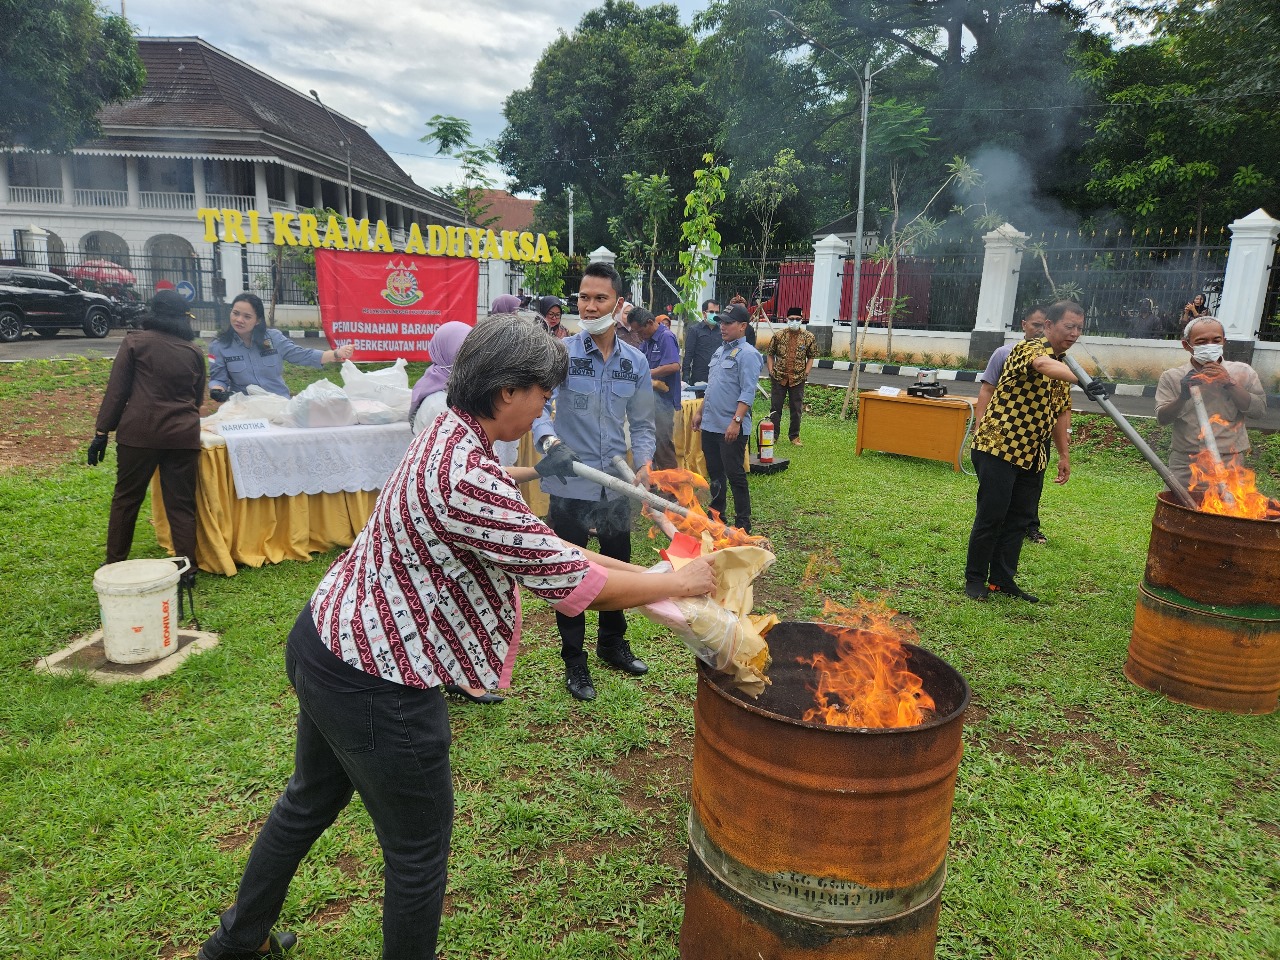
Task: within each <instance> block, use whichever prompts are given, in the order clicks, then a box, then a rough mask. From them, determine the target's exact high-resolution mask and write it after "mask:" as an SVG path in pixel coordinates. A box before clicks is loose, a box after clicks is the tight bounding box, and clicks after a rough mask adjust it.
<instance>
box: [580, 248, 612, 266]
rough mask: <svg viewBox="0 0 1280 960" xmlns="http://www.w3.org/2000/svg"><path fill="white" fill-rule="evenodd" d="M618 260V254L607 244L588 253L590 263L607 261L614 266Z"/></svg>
mask: <svg viewBox="0 0 1280 960" xmlns="http://www.w3.org/2000/svg"><path fill="white" fill-rule="evenodd" d="M617 261H618V255H617V254H616V253H614V252H613V251H612V250H610V249H609V248H608V247H606V246H599V247H596V248H595V249H594V250H592V251H591V252H590V253H588V254H587V262H588V263H607V264H609V266H613V265H614V264H615V263H617Z"/></svg>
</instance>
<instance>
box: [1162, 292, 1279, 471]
mask: <svg viewBox="0 0 1280 960" xmlns="http://www.w3.org/2000/svg"><path fill="white" fill-rule="evenodd" d="M1224 342H1225V331H1224V330H1223V327H1222V324H1221V323H1219V322H1218V319H1217V318H1216V317H1196V318H1195V319H1193V320H1191V321H1190V322H1189V323H1187V325H1186V327H1185V328H1184V329H1183V331H1182V349H1183V350H1186V351H1187V352H1188V353H1189V354H1191V359H1190V360H1189V361H1188V362H1187V363H1184V364H1182V365H1181V366H1178V367H1174V368H1173V369H1172V370H1166V371H1165V372H1164V373H1162V374H1161V375H1160V382H1159V384H1158V385H1157V386H1156V420H1158V421H1159V422H1160V423H1165V424H1173V443H1172V449H1171V450H1170V452H1169V469H1170V470H1171V471H1173V475H1174V476H1175V477H1177V478H1178V482H1179V483H1181V484H1182V486H1183V489H1184V490H1189V489H1191V461H1193V460H1194V459H1195V457H1196V454H1197V453H1199V452H1200V451H1201V450H1202V449H1203V448H1204V442H1203V441H1202V440H1201V438H1200V419H1199V417H1198V416H1197V415H1196V407H1195V404H1194V403H1192V402H1191V388H1192V387H1193V386H1198V387H1199V388H1200V398H1201V399H1202V400H1203V401H1204V406H1205V412H1206V413H1207V414H1208V415H1209V422H1210V424H1212V426H1213V438H1214V440H1215V441H1216V442H1217V444H1218V452H1219V453H1220V454H1222V462H1223V463H1224V464H1225V465H1226V466H1227V467H1228V468H1231V467H1238V466H1242V465H1243V462H1244V458H1245V456H1246V455H1247V454H1248V453H1249V449H1250V447H1249V431H1248V429H1247V428H1246V426H1245V421H1246V420H1258V419H1261V418H1262V417H1263V416H1264V415H1265V414H1266V412H1267V395H1266V393H1265V392H1264V391H1263V389H1262V381H1261V380H1260V379H1259V378H1258V372H1257V371H1256V370H1254V369H1253V367H1251V366H1249V364H1247V363H1241V362H1240V361H1238V360H1223V359H1222V345H1223V343H1224Z"/></svg>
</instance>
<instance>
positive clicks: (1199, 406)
mask: <svg viewBox="0 0 1280 960" xmlns="http://www.w3.org/2000/svg"><path fill="white" fill-rule="evenodd" d="M1190 393H1191V404H1192V406H1194V407H1195V409H1196V420H1198V421H1199V422H1200V436H1201V437H1202V438H1203V440H1204V448H1205V449H1206V450H1208V451H1209V459H1210V460H1212V461H1213V465H1214V466H1215V467H1217V468H1218V469H1217V472H1218V475H1219V476H1221V475H1222V473H1223V471H1225V470H1226V467H1225V466H1224V465H1223V463H1222V453H1221V452H1220V451H1219V450H1218V438H1217V437H1216V436H1214V433H1213V424H1212V423H1210V422H1209V411H1208V409H1207V408H1206V407H1205V405H1204V397H1203V396H1201V394H1200V388H1199V387H1198V386H1196V385H1195V384H1192V385H1191V388H1190ZM1218 493H1219V495H1220V496H1221V497H1222V500H1223V502H1224V503H1226V504H1227V506H1234V505H1235V502H1236V498H1235V497H1233V496H1232V495H1231V491H1230V490H1228V489H1227V485H1226V484H1225V483H1222V482H1221V481H1219V483H1218Z"/></svg>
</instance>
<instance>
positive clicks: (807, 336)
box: [768, 330, 818, 387]
mask: <svg viewBox="0 0 1280 960" xmlns="http://www.w3.org/2000/svg"><path fill="white" fill-rule="evenodd" d="M768 356H769V358H770V359H772V360H773V374H772V377H773V379H774V380H775V381H776V382H777V383H779V384H780V385H781V386H784V387H794V386H796V385H797V384H801V383H804V382H805V373H804V368H805V367H806V366H808V365H809V361H810V360H816V359H817V357H818V341H817V340H815V339H814V337H813V334H812V333H810V332H809V331H808V330H798V331H796V332H795V333H792V332H791V331H790V330H783V331H781V332H780V333H775V334H774V335H773V337H772V338H771V339H770V340H769V353H768Z"/></svg>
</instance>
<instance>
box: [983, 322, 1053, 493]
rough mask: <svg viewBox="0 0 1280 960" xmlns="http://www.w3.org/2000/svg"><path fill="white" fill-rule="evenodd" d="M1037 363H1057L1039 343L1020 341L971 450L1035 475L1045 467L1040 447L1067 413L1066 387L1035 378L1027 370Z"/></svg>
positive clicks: (1050, 350)
mask: <svg viewBox="0 0 1280 960" xmlns="http://www.w3.org/2000/svg"><path fill="white" fill-rule="evenodd" d="M1037 357H1055V358H1057V359H1061V355H1060V354H1055V353H1054V352H1053V348H1052V347H1050V346H1049V341H1048V340H1046V339H1044V338H1043V337H1040V338H1038V339H1035V340H1023V341H1022V342H1021V343H1019V344H1017V345H1015V346H1014V348H1013V350H1012V351H1010V353H1009V359H1008V360H1006V361H1005V365H1004V370H1003V371H1002V372H1001V373H1000V380H999V382H997V383H996V389H995V393H993V394H992V395H991V401H990V403H988V404H987V412H986V414H985V415H984V416H983V418H982V422H981V423H980V424H978V431H977V433H975V434H974V437H973V449H974V450H981V451H983V452H984V453H989V454H991V455H992V456H995V457H999V458H1000V459H1001V460H1008V461H1009V462H1010V463H1012V464H1013V465H1014V466H1015V467H1021V468H1022V469H1023V470H1034V471H1037V472H1039V471H1042V470H1044V468H1045V466H1046V465H1047V464H1048V462H1049V456H1048V451H1047V450H1046V448H1045V445H1046V442H1047V441H1048V439H1049V437H1050V436H1051V435H1052V434H1053V425H1054V424H1055V423H1057V422H1058V417H1060V416H1061V415H1062V413H1063V411H1065V410H1068V409H1070V408H1071V386H1070V385H1069V384H1068V383H1067V382H1066V381H1065V380H1054V379H1051V378H1050V377H1046V376H1044V374H1041V373H1037V372H1036V370H1035V369H1034V368H1033V367H1032V366H1031V364H1032V363H1033V362H1034V361H1035V360H1036V358H1037Z"/></svg>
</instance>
